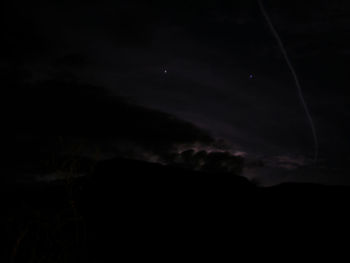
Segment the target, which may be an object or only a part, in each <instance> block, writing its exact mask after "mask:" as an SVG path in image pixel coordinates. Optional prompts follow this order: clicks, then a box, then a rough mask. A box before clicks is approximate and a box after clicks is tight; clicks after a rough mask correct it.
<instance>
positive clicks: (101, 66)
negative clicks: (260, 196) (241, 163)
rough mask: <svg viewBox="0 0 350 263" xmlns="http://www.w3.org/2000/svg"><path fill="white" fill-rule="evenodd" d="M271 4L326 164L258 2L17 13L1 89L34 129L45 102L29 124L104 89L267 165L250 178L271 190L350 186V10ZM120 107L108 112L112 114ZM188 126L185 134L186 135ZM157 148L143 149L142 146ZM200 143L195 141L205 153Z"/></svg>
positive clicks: (9, 22)
mask: <svg viewBox="0 0 350 263" xmlns="http://www.w3.org/2000/svg"><path fill="white" fill-rule="evenodd" d="M263 2H264V3H265V6H266V9H267V11H268V12H269V14H270V15H271V19H272V21H273V23H274V25H275V27H276V29H277V31H278V32H279V33H280V37H281V38H282V40H283V42H284V44H285V46H286V49H287V52H288V53H289V56H290V59H291V61H292V63H293V65H294V66H295V69H296V71H297V73H298V76H299V78H300V82H301V85H302V89H303V92H304V96H305V100H306V102H307V103H308V106H309V109H310V112H311V115H312V116H313V119H314V122H315V127H316V131H317V135H318V139H319V143H320V158H319V159H320V160H319V163H318V164H317V166H315V165H311V159H312V154H313V151H314V150H313V147H314V146H313V140H312V133H311V130H310V126H309V124H308V122H307V119H306V116H305V113H304V111H303V108H302V105H301V104H300V100H299V97H298V93H297V89H296V87H295V84H294V82H293V78H292V76H291V74H290V71H289V69H288V67H287V64H286V63H285V61H284V59H283V57H282V55H281V52H280V50H279V48H278V46H277V43H276V41H275V39H274V38H273V35H272V34H271V32H270V31H269V28H268V26H267V24H266V22H265V20H264V18H263V16H262V15H261V12H260V10H259V8H258V4H257V1H255V0H244V1H243V0H242V1H214V0H207V1H126V0H125V1H106V0H105V1H84V3H82V2H78V1H57V2H50V1H27V2H25V3H19V2H16V3H7V4H5V8H4V9H3V10H4V11H3V12H4V14H3V15H2V16H3V17H4V22H5V23H3V24H4V28H3V30H2V32H3V33H2V35H3V44H5V45H4V48H2V50H1V51H0V54H1V58H0V66H1V68H2V72H3V73H2V75H3V83H4V84H5V86H7V87H8V90H11V91H12V90H16V92H14V93H11V94H12V95H13V96H14V97H12V98H13V99H14V101H15V102H16V103H17V104H13V106H12V107H13V108H14V111H15V112H16V113H17V114H18V116H20V117H19V120H23V121H24V120H28V116H26V117H23V116H25V114H24V115H23V114H22V113H23V112H25V111H27V110H28V109H29V108H31V109H32V108H34V109H35V105H41V104H40V103H42V104H43V105H41V106H40V107H39V106H37V109H35V110H33V112H31V114H32V115H31V116H37V115H43V112H45V111H47V109H51V108H50V107H51V106H52V104H51V103H50V101H52V100H54V101H55V103H59V100H58V99H57V97H59V96H61V97H62V98H61V99H62V100H61V102H63V101H65V100H66V99H67V96H68V97H69V96H72V98H74V99H75V101H77V105H79V104H80V103H81V104H82V106H81V108H82V109H85V108H86V109H87V108H89V106H87V105H90V104H88V103H85V104H84V101H89V100H90V99H91V98H90V97H89V96H90V95H89V96H88V95H87V94H90V93H89V91H86V90H88V88H86V87H90V86H94V87H95V86H96V87H101V92H102V90H103V92H102V93H103V94H104V95H101V96H104V97H105V98H107V100H109V99H108V98H112V97H113V96H114V95H115V96H118V99H120V98H123V100H127V101H128V103H131V104H135V105H140V106H143V107H144V108H143V109H145V110H146V109H147V108H150V109H154V110H158V111H161V112H164V113H168V114H172V115H174V116H176V118H177V119H178V120H177V121H176V122H177V123H180V122H181V121H180V120H183V121H184V122H186V125H187V123H191V125H192V124H193V125H195V126H197V127H199V128H200V129H202V130H203V131H199V129H198V133H200V134H202V133H206V134H209V135H210V136H211V137H212V138H213V140H219V139H220V140H222V141H224V142H223V143H224V144H225V147H226V148H228V149H229V150H230V151H231V152H232V153H237V152H239V153H244V155H245V157H246V158H247V160H255V159H261V160H264V162H265V163H266V167H265V168H259V169H257V168H249V167H248V168H247V169H246V171H245V174H246V175H247V176H248V177H251V178H253V177H254V178H255V177H257V178H258V179H259V180H260V181H262V182H263V183H264V184H271V183H277V182H281V181H295V180H297V181H313V182H322V183H337V184H345V183H349V182H350V179H349V178H348V177H346V176H345V174H346V171H347V170H346V166H347V162H348V161H349V159H350V152H349V146H350V138H349V135H348V134H349V132H350V131H349V130H350V126H349V115H350V104H349V103H348V101H349V91H348V84H349V82H348V68H349V67H348V66H347V65H348V62H349V60H350V48H349V46H350V45H349V44H350V43H349V42H350V9H349V3H348V1H345V0H333V1H327V0H323V1H320V0H318V1H316V0H312V1H301V0H297V1H296V0H293V1H292V0H291V1H277V0H268V1H263ZM67 82H68V83H80V84H79V85H78V84H74V85H71V86H72V87H75V88H77V86H79V88H78V90H79V92H78V93H76V92H75V91H74V92H72V93H71V91H67V89H62V93H61V91H60V88H57V85H58V84H57V83H67ZM24 83H25V84H24ZM43 83H44V84H43ZM45 83H46V84H45ZM47 83H49V84H47ZM53 83H56V84H53ZM82 83H83V84H82ZM60 85H61V84H60ZM62 85H63V86H64V85H66V84H62ZM43 86H45V87H44V88H43ZM35 88H36V89H35ZM50 88H51V90H50ZM32 89H35V91H33V92H32ZM43 89H44V90H45V91H43ZM72 89H73V88H72ZM51 91H52V92H51ZM90 91H91V90H90ZM93 92H95V93H98V92H97V91H96V90H95V89H94V91H93ZM95 93H94V94H95ZM45 94H46V95H45ZM52 94H56V95H57V96H56V95H52ZM62 94H63V95H62ZM94 96H95V95H93V96H92V97H94ZM48 97H50V99H48ZM87 97H88V99H87ZM38 98H39V99H38ZM43 101H46V104H45V103H43ZM63 104H65V103H63ZM68 104H69V103H68ZM71 104H72V105H73V104H74V103H73V102H72V103H71ZM102 104H103V103H102ZM112 104H113V103H112ZM14 105H15V106H14ZM50 105H51V106H50ZM55 105H56V104H55ZM69 105H70V104H69ZM84 105H85V106H84ZM97 105H100V104H96V105H95V107H100V106H97ZM108 105H109V104H108ZM56 106H57V107H58V108H59V107H60V106H59V104H57V105H56ZM44 107H46V110H45V108H44ZM72 107H73V106H72ZM74 107H75V106H74ZM84 107H85V108H84ZM53 108H54V107H52V109H51V110H52V111H55V114H57V116H59V115H60V111H59V110H57V112H56V110H54V109H53ZM112 109H113V106H111V107H110V108H108V107H106V108H104V112H106V111H112ZM123 109H124V108H123ZM127 111H128V110H127ZM146 111H147V110H146ZM136 112H138V111H137V110H136ZM61 113H62V112H61ZM28 114H29V113H28ZM62 114H63V113H62ZM65 114H66V115H67V116H68V115H69V111H66V113H65ZM81 114H82V115H84V112H83V111H82V112H81ZM88 114H92V113H91V112H89V113H88ZM106 114H107V113H106ZM152 114H153V113H152ZM157 114H158V113H156V115H157ZM159 114H160V113H159ZM107 115H108V117H106V116H107ZM107 115H105V117H104V118H102V119H103V120H104V121H105V122H109V121H110V120H111V119H113V112H112V113H111V112H108V114H107ZM146 115H147V114H146ZM43 116H44V115H43ZM54 116H56V115H54ZM79 116H80V115H79ZM132 116H133V115H132ZM147 116H149V117H147V118H150V119H153V117H152V116H151V115H147ZM157 116H159V115H157ZM162 116H163V115H162ZM57 118H58V117H57ZM147 118H146V119H147ZM157 118H158V117H157ZM157 118H156V119H157ZM167 118H168V116H167V117H165V119H167ZM29 119H30V118H29ZM34 119H35V118H34ZM96 119H98V118H96ZM160 119H162V120H163V117H160ZM20 122H21V121H17V123H20ZM46 122H47V119H45V118H38V119H37V120H33V121H29V122H24V124H23V125H22V126H25V127H26V128H25V129H23V127H22V126H21V125H19V126H18V129H19V128H21V130H16V132H21V133H22V134H23V133H29V131H27V130H30V132H31V133H35V132H36V133H37V134H40V133H45V131H43V130H42V129H43V128H42V127H46V128H47V126H45V123H46ZM71 123H73V121H72V122H71ZM127 123H129V122H127ZM65 125H66V123H65V122H62V124H61V126H60V127H62V126H65ZM99 125H102V124H101V123H99ZM103 125H105V123H104V124H103ZM103 125H102V126H101V127H105V126H103ZM143 125H144V126H147V124H146V123H145V122H143ZM167 125H170V124H169V123H168V122H166V121H164V125H163V126H164V127H166V126H167ZM176 125H177V124H176ZM181 125H182V124H181ZM181 125H180V126H179V127H180V128H178V129H183V128H181V127H182V126H181ZM48 126H49V125H48ZM66 126H68V125H66ZM144 126H143V127H144ZM150 126H151V127H153V128H152V129H153V130H152V129H151V131H152V132H154V131H157V124H152V125H150ZM28 127H30V129H28ZM55 127H56V126H52V127H51V128H52V130H51V132H52V133H55V131H54V129H55ZM76 127H78V125H76ZM81 127H85V126H84V125H81ZM81 127H80V128H81ZM106 127H109V126H108V125H107V126H106ZM106 127H105V129H107V128H106ZM171 127H172V126H171ZM186 127H188V126H186ZM85 128H86V129H87V130H88V129H89V128H88V127H85ZM109 128H110V127H109ZM134 128H135V127H134V126H133V129H134ZM56 129H58V128H57V127H56ZM95 129H96V127H95ZM137 129H138V130H139V131H140V133H142V134H148V133H147V132H144V131H143V128H142V127H139V126H137ZM145 129H146V128H145ZM193 129H197V128H193ZM193 129H192V128H190V129H189V130H191V132H192V131H193ZM174 130H176V128H174ZM185 130H186V129H185ZM196 131H197V130H196ZM56 132H57V130H56ZM80 132H82V133H84V130H83V129H81V130H80ZM104 132H106V131H104ZM191 132H190V133H191ZM86 133H88V131H86ZM106 133H108V132H106ZM110 133H113V132H110ZM160 133H161V132H160ZM165 133H169V134H170V133H171V132H170V131H169V129H168V130H167V129H166V131H165ZM192 135H193V134H192V133H191V136H192ZM191 136H190V138H192V139H193V138H194V137H196V136H192V137H191ZM141 137H142V136H141ZM175 137H176V136H175ZM175 137H172V136H169V138H172V139H174V138H175ZM180 137H181V138H184V137H186V136H183V134H182V135H181V136H180ZM204 137H205V136H204ZM135 138H136V137H135ZM135 138H134V137H133V138H132V140H136V139H135ZM176 138H178V137H176ZM196 138H197V137H196ZM200 138H201V140H202V138H203V137H201V136H200ZM206 138H207V137H206ZM172 139H170V140H172ZM111 140H112V139H111ZM148 140H150V139H149V138H148V137H147V136H146V137H145V136H143V137H142V138H141V139H140V138H139V139H138V141H142V142H143V144H144V142H145V141H148ZM201 140H197V139H193V140H192V141H193V142H196V143H197V144H196V147H200V146H198V143H199V141H201ZM174 142H176V143H177V142H178V140H177V139H174ZM210 147H213V146H210ZM211 150H213V149H211ZM310 165H311V166H310ZM299 167H300V168H299ZM292 168H293V169H292ZM330 171H336V172H330Z"/></svg>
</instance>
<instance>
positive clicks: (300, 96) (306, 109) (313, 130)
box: [258, 0, 319, 162]
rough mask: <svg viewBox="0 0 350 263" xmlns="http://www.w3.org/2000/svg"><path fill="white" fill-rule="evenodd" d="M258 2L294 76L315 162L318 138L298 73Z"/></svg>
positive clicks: (262, 5)
mask: <svg viewBox="0 0 350 263" xmlns="http://www.w3.org/2000/svg"><path fill="white" fill-rule="evenodd" d="M258 3H259V6H260V9H261V12H262V14H263V16H264V17H265V19H266V22H267V24H268V25H269V27H270V30H271V32H272V34H273V35H274V37H275V38H276V40H277V42H278V46H279V48H280V50H281V52H282V54H283V56H284V59H285V60H286V62H287V64H288V67H289V70H290V71H291V73H292V75H293V78H294V81H295V85H296V86H297V89H298V93H299V98H300V101H301V104H302V105H303V107H304V110H305V113H306V116H307V119H308V121H309V123H310V126H311V130H312V135H313V138H314V147H315V149H314V162H317V159H318V148H319V146H318V139H317V134H316V129H315V125H314V121H313V119H312V117H311V114H310V111H309V109H308V106H307V104H306V101H305V98H304V95H303V91H302V89H301V86H300V82H299V78H298V75H297V73H296V72H295V69H294V67H293V65H292V62H291V61H290V59H289V56H288V53H287V51H286V48H285V47H284V45H283V42H282V40H281V38H280V36H279V34H278V32H277V30H276V29H275V27H274V25H273V23H272V21H271V19H270V16H269V14H268V13H267V12H266V9H265V7H264V4H263V3H262V1H261V0H258Z"/></svg>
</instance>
